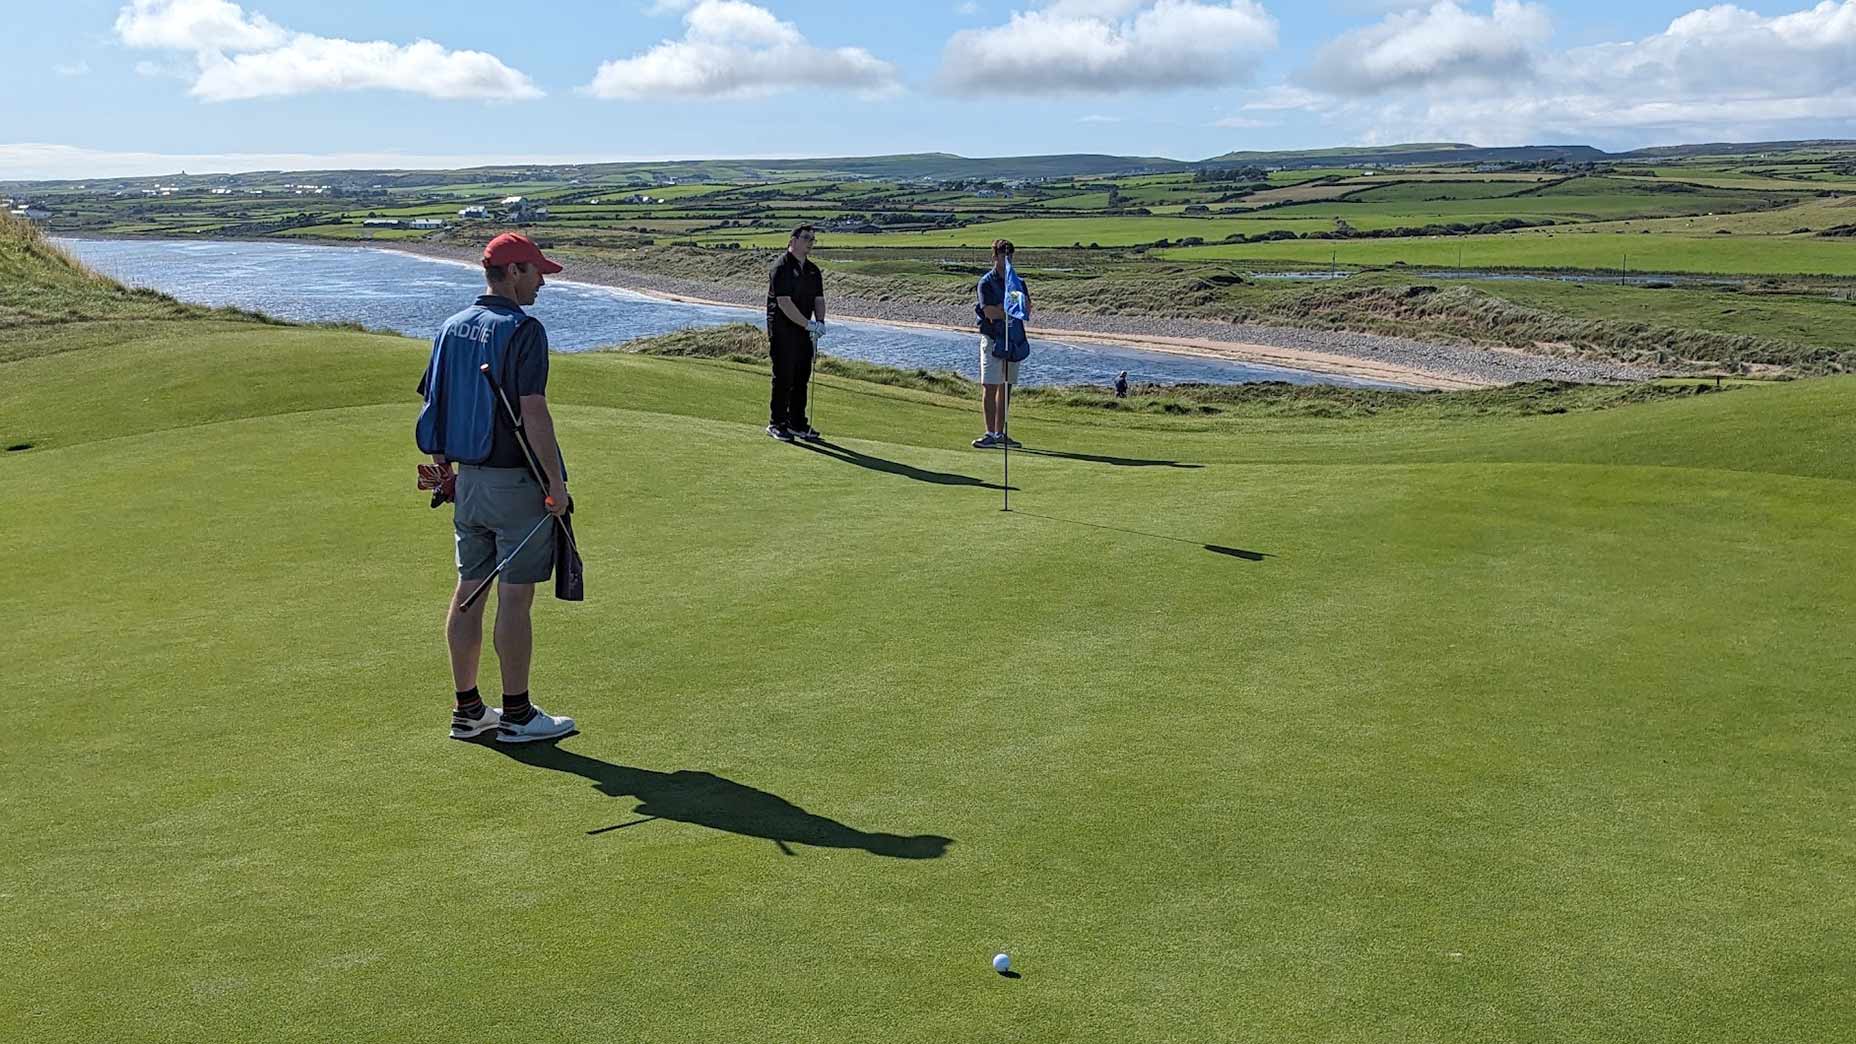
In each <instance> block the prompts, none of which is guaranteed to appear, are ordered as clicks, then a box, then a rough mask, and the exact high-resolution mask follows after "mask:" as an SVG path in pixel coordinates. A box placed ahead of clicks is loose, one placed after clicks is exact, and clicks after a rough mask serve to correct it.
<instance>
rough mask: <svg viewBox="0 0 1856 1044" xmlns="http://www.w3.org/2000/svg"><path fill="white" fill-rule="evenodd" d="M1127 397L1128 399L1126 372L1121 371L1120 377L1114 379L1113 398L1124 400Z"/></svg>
mask: <svg viewBox="0 0 1856 1044" xmlns="http://www.w3.org/2000/svg"><path fill="white" fill-rule="evenodd" d="M1127 397H1128V371H1126V370H1123V371H1121V376H1119V377H1117V378H1115V398H1117V399H1125V398H1127Z"/></svg>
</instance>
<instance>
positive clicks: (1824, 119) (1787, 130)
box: [1311, 0, 1856, 145]
mask: <svg viewBox="0 0 1856 1044" xmlns="http://www.w3.org/2000/svg"><path fill="white" fill-rule="evenodd" d="M1435 10H1436V8H1433V9H1432V11H1433V12H1434V11H1435ZM1343 39H1344V38H1343ZM1338 43H1339V41H1336V44H1338ZM1330 46H1333V45H1330ZM1470 67H1475V65H1474V63H1473V62H1471V63H1470ZM1435 68H1436V69H1437V70H1438V71H1439V78H1438V79H1435V80H1428V81H1427V80H1422V79H1419V80H1406V81H1402V82H1403V83H1404V88H1403V89H1402V90H1398V91H1389V93H1382V95H1381V97H1382V100H1381V101H1378V102H1370V103H1369V102H1368V101H1366V100H1364V99H1362V98H1359V97H1357V96H1352V95H1348V94H1345V93H1337V94H1331V95H1328V96H1327V97H1326V98H1325V99H1322V100H1320V101H1317V102H1315V103H1314V104H1313V105H1312V106H1311V107H1312V108H1317V109H1321V110H1323V111H1325V113H1326V115H1327V117H1328V118H1329V119H1330V120H1332V121H1333V122H1336V123H1341V124H1347V125H1353V126H1357V127H1363V128H1365V131H1364V133H1365V135H1366V136H1368V137H1371V138H1375V139H1378V140H1399V139H1403V140H1413V139H1439V138H1449V139H1453V140H1459V141H1475V142H1478V143H1482V144H1520V143H1528V142H1538V141H1542V140H1547V139H1562V140H1586V139H1596V140H1598V141H1601V142H1606V143H1615V144H1620V145H1632V144H1641V143H1643V142H1645V141H1653V140H1660V141H1675V140H1721V139H1739V140H1751V139H1758V138H1775V137H1788V136H1815V135H1816V134H1819V133H1846V131H1844V130H1842V129H1841V128H1840V127H1839V125H1840V124H1842V123H1845V122H1846V121H1849V120H1852V119H1856V0H1824V2H1821V3H1818V4H1817V5H1815V6H1813V7H1808V8H1804V9H1801V10H1797V11H1793V12H1791V13H1788V14H1781V15H1775V16H1766V15H1761V14H1758V13H1756V12H1753V11H1749V10H1746V9H1744V8H1741V7H1737V6H1734V5H1731V4H1721V5H1717V6H1714V7H1707V8H1700V9H1697V10H1694V11H1691V12H1689V13H1687V14H1684V15H1682V16H1681V17H1678V18H1676V19H1675V20H1673V21H1672V22H1670V24H1669V26H1668V27H1667V28H1666V29H1664V30H1663V31H1662V32H1660V33H1656V34H1654V35H1651V36H1647V37H1644V38H1642V39H1638V40H1630V41H1624V42H1619V43H1608V44H1599V45H1596V46H1589V47H1578V48H1573V49H1570V50H1566V51H1561V52H1557V53H1543V54H1541V56H1540V57H1539V59H1538V60H1537V61H1535V62H1533V63H1532V65H1531V66H1525V67H1524V66H1521V65H1520V64H1519V63H1517V64H1516V66H1515V68H1514V69H1512V70H1511V71H1510V74H1509V75H1507V76H1496V75H1493V74H1492V70H1484V72H1487V73H1490V75H1486V76H1484V77H1483V79H1482V82H1481V83H1480V84H1479V86H1478V89H1476V90H1463V89H1461V87H1460V86H1455V87H1453V86H1451V85H1450V82H1449V79H1448V76H1447V70H1448V69H1449V68H1450V66H1449V65H1448V63H1444V64H1440V65H1437V66H1435ZM1459 71H1460V68H1459ZM1387 82H1400V81H1396V79H1395V78H1388V80H1387ZM1357 83H1358V81H1357V80H1355V81H1347V80H1343V81H1341V82H1340V83H1339V84H1336V86H1339V87H1353V86H1356V85H1357Z"/></svg>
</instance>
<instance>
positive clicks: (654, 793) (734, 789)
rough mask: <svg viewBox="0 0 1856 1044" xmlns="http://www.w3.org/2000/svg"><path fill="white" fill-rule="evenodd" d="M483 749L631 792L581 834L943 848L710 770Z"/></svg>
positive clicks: (915, 851) (923, 855)
mask: <svg viewBox="0 0 1856 1044" xmlns="http://www.w3.org/2000/svg"><path fill="white" fill-rule="evenodd" d="M479 745H480V746H485V747H489V748H490V749H492V750H495V751H497V752H498V753H501V754H505V755H507V756H508V757H510V758H513V759H515V760H516V761H519V762H521V763H522V764H524V765H532V766H534V767H535V768H544V769H550V770H552V771H555V772H566V773H569V774H571V775H575V776H579V777H581V778H583V779H588V780H591V781H592V782H593V786H594V787H595V788H597V789H598V790H599V791H600V792H601V793H603V794H606V795H607V796H609V797H634V798H637V799H638V801H639V805H638V807H637V808H635V809H633V811H634V812H635V813H637V814H638V815H640V816H643V817H644V818H643V819H634V820H632V821H630V822H627V823H620V824H618V825H616V826H609V827H602V828H600V829H598V830H589V831H587V833H588V835H589V836H591V835H597V834H607V833H611V832H612V831H614V830H622V829H625V828H626V827H632V826H638V825H640V824H643V823H648V822H650V821H652V820H655V819H668V820H672V821H674V822H678V823H691V824H694V825H696V826H702V827H708V828H709V829H711V830H720V831H724V832H726V833H730V834H740V835H741V836H743V837H759V838H765V839H766V840H768V841H772V842H773V843H774V844H775V845H777V846H779V849H780V851H781V852H784V853H785V854H787V855H792V854H793V851H792V849H790V848H788V847H787V845H788V844H789V843H790V844H796V845H811V846H813V847H814V848H861V849H863V850H864V851H866V852H868V853H870V854H871V855H879V856H888V857H890V858H892V859H939V858H940V857H941V856H943V855H946V854H947V846H948V845H951V844H953V843H954V842H953V839H952V838H946V837H941V836H939V835H935V834H912V835H905V834H885V833H870V832H868V831H863V830H858V829H857V828H855V827H849V826H846V825H844V824H843V823H840V822H838V821H837V820H835V819H826V818H825V817H824V816H821V815H817V814H815V813H812V812H807V811H806V810H805V809H803V808H800V807H799V806H798V805H795V804H793V803H792V802H790V801H788V800H786V799H785V798H783V797H780V796H779V795H777V794H769V793H767V792H766V791H764V790H756V789H755V788H753V787H750V786H747V785H746V784H743V783H737V782H735V781H734V780H732V779H727V778H725V777H722V776H718V775H716V774H715V773H713V772H691V771H688V770H681V771H677V772H654V771H652V770H650V769H641V768H632V767H630V766H628V765H614V764H613V763H612V762H610V761H601V760H600V759H598V758H589V757H587V756H586V755H584V754H576V753H574V752H573V751H571V750H563V749H561V747H559V746H558V745H556V744H555V743H496V742H486V743H481V744H479Z"/></svg>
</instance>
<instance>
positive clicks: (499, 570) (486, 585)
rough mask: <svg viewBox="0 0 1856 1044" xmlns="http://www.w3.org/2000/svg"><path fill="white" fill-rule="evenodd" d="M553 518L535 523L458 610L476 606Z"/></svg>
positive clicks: (459, 605) (545, 518) (542, 519)
mask: <svg viewBox="0 0 1856 1044" xmlns="http://www.w3.org/2000/svg"><path fill="white" fill-rule="evenodd" d="M553 517H554V516H553V515H543V516H542V518H541V521H539V522H537V523H535V528H533V529H531V530H529V531H528V536H525V537H523V538H522V542H521V543H519V544H517V545H516V547H515V550H513V551H511V552H509V553H508V554H507V555H504V556H503V560H502V561H501V562H498V563H496V568H495V569H492V570H490V575H489V576H486V577H484V578H483V583H481V584H478V585H477V589H476V590H475V591H472V592H471V593H470V594H469V595H468V596H466V597H465V599H464V600H463V601H462V602H459V603H458V609H459V610H467V609H469V608H470V607H471V606H473V605H476V604H477V599H479V598H482V597H483V593H484V592H485V591H488V590H489V589H490V585H491V584H493V583H495V582H496V578H497V577H499V576H502V575H503V570H505V569H507V568H509V563H510V562H513V561H515V557H516V556H517V555H519V554H521V553H522V549H523V548H525V547H527V546H528V542H529V541H530V540H533V539H535V534H536V533H539V532H541V527H542V526H545V525H547V524H548V520H549V519H551V518H553Z"/></svg>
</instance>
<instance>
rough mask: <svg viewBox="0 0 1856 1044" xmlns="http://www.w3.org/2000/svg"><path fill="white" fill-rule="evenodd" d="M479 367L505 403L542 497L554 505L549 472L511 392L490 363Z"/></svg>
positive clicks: (504, 409)
mask: <svg viewBox="0 0 1856 1044" xmlns="http://www.w3.org/2000/svg"><path fill="white" fill-rule="evenodd" d="M477 369H478V371H479V372H481V373H482V374H483V379H484V380H486V381H489V382H490V388H491V390H493V391H495V392H496V400H497V401H498V402H500V403H502V404H503V412H504V413H505V414H507V415H508V416H509V426H510V427H511V428H512V429H514V430H515V434H516V445H518V446H520V447H522V459H523V461H524V462H525V463H527V464H528V470H529V474H531V475H533V476H535V481H536V482H537V483H539V484H540V485H541V491H542V499H543V500H545V501H547V503H548V506H549V507H553V506H554V498H553V497H550V496H548V495H547V494H548V476H547V473H546V472H544V471H542V470H541V461H539V460H537V459H536V457H535V448H534V447H533V446H531V445H529V442H528V431H527V430H526V429H524V428H523V426H522V417H521V416H520V415H519V414H517V413H516V408H515V405H514V404H513V403H511V402H510V401H509V393H508V392H506V391H504V390H503V386H502V385H500V384H498V383H497V382H496V378H495V377H494V376H493V375H491V373H490V364H489V363H484V364H483V365H481V366H479V367H478V368H477Z"/></svg>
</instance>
